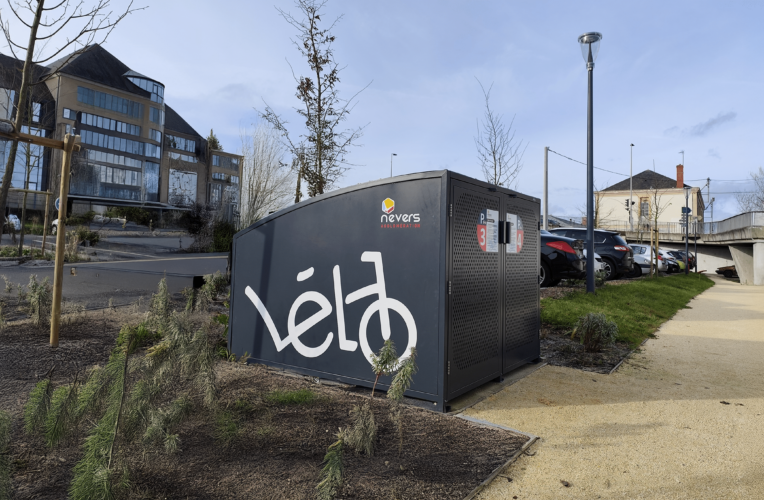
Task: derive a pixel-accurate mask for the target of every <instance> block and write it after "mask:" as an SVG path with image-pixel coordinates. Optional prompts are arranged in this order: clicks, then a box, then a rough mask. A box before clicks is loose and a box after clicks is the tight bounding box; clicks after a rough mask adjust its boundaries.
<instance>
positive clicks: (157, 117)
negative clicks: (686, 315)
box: [149, 106, 164, 126]
mask: <svg viewBox="0 0 764 500" xmlns="http://www.w3.org/2000/svg"><path fill="white" fill-rule="evenodd" d="M149 120H151V121H152V122H154V123H156V124H158V125H160V126H164V110H163V109H158V108H155V107H154V106H151V109H150V110H149Z"/></svg>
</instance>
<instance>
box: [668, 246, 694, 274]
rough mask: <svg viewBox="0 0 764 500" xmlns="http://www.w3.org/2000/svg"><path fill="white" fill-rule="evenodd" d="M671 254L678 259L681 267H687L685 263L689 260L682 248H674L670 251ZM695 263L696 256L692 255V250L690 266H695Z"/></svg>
mask: <svg viewBox="0 0 764 500" xmlns="http://www.w3.org/2000/svg"><path fill="white" fill-rule="evenodd" d="M669 255H671V256H672V257H673V258H674V259H676V261H677V262H678V263H679V267H680V268H681V269H682V270H684V268H685V266H684V264H686V263H687V261H688V259H687V257H686V256H685V254H684V252H682V251H681V250H672V251H670V252H669ZM694 265H695V256H694V255H692V252H690V257H689V266H690V269H692V268H693V267H694Z"/></svg>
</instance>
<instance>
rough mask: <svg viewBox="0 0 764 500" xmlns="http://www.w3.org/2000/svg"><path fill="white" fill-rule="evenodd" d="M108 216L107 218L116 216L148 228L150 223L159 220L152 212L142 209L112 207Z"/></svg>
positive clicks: (108, 211)
mask: <svg viewBox="0 0 764 500" xmlns="http://www.w3.org/2000/svg"><path fill="white" fill-rule="evenodd" d="M106 214H107V217H114V216H116V217H119V218H121V219H126V220H128V221H130V222H134V223H136V224H138V225H140V226H148V225H149V222H151V221H152V220H156V219H157V218H158V217H155V216H154V214H153V213H152V212H151V211H150V210H146V209H145V208H140V207H110V208H109V210H107V211H106Z"/></svg>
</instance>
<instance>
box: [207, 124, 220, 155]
mask: <svg viewBox="0 0 764 500" xmlns="http://www.w3.org/2000/svg"><path fill="white" fill-rule="evenodd" d="M207 144H209V146H210V149H217V150H218V151H223V146H221V145H220V141H219V140H218V137H217V136H216V135H215V132H213V131H212V129H210V135H208V136H207Z"/></svg>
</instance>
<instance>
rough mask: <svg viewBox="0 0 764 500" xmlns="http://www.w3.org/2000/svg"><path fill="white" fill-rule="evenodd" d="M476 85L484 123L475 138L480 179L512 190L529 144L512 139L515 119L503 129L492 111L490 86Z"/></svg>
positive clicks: (502, 124) (500, 118)
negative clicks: (486, 88) (481, 99)
mask: <svg viewBox="0 0 764 500" xmlns="http://www.w3.org/2000/svg"><path fill="white" fill-rule="evenodd" d="M476 80H477V78H476ZM477 82H478V84H480V89H481V90H482V91H483V97H484V99H485V111H484V112H483V122H482V123H481V124H479V125H478V126H477V134H478V135H477V137H475V147H476V148H477V155H478V161H479V162H480V167H481V168H482V169H483V176H484V177H485V180H486V182H489V183H491V184H493V185H495V186H504V187H506V188H512V187H513V185H514V186H515V187H516V186H517V176H518V174H519V173H520V171H521V170H522V169H523V156H524V155H525V149H526V148H527V147H528V145H527V144H526V145H525V148H523V141H519V142H517V141H516V140H515V130H513V129H512V126H513V125H514V123H515V117H514V116H513V117H512V121H510V122H509V126H505V125H504V120H503V117H502V116H501V115H497V114H496V113H495V112H494V111H493V110H492V109H491V89H493V84H491V86H490V87H488V90H487V91H486V90H485V87H483V84H482V83H480V80H478V81H477ZM481 126H482V128H481Z"/></svg>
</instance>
